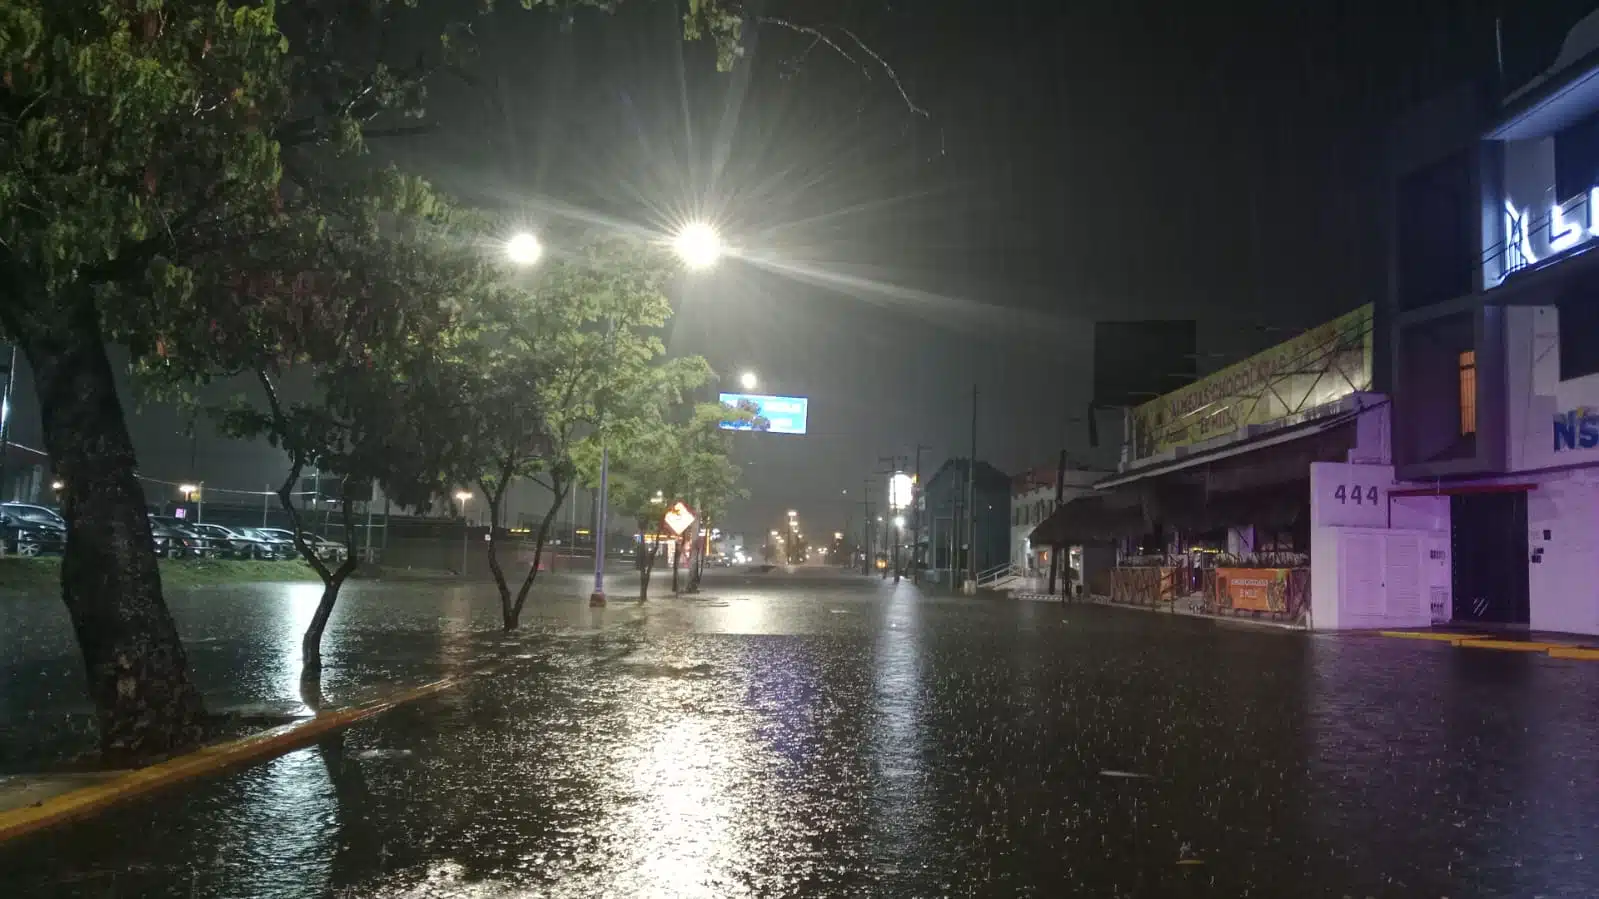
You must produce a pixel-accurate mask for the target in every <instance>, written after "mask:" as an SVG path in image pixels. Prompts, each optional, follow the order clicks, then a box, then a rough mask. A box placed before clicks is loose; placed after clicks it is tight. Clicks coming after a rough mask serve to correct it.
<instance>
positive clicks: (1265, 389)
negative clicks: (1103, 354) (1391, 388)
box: [1133, 304, 1372, 459]
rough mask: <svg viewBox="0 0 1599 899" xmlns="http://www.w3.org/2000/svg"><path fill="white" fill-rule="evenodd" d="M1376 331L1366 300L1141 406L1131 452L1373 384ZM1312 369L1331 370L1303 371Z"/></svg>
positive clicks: (1183, 442)
mask: <svg viewBox="0 0 1599 899" xmlns="http://www.w3.org/2000/svg"><path fill="white" fill-rule="evenodd" d="M1371 329H1372V307H1371V306H1370V305H1369V304H1368V305H1365V306H1362V307H1360V308H1359V309H1356V310H1354V311H1352V312H1349V313H1346V314H1345V315H1343V316H1340V317H1339V318H1336V319H1334V320H1333V321H1330V322H1326V323H1325V324H1322V325H1320V326H1318V327H1315V328H1312V329H1311V330H1309V331H1306V332H1304V333H1303V334H1300V335H1299V336H1297V337H1294V338H1293V339H1291V340H1288V341H1286V342H1284V343H1280V344H1278V345H1277V346H1274V347H1272V348H1271V349H1269V350H1266V351H1264V352H1262V353H1257V354H1256V355H1254V356H1251V357H1249V358H1248V359H1245V360H1244V361H1242V362H1237V363H1234V364H1233V365H1229V366H1227V367H1226V368H1224V369H1222V370H1220V371H1218V372H1216V373H1215V374H1212V375H1210V376H1209V377H1206V378H1201V379H1200V380H1198V381H1195V382H1194V383H1192V384H1189V385H1188V386H1187V387H1183V388H1180V389H1178V390H1174V391H1172V392H1171V393H1168V394H1166V395H1165V396H1162V397H1160V398H1158V399H1155V400H1151V401H1150V402H1147V403H1145V404H1143V405H1141V406H1139V407H1137V408H1135V409H1134V410H1133V440H1134V446H1133V458H1135V459H1142V458H1145V457H1147V456H1151V455H1154V454H1155V453H1159V452H1162V451H1164V450H1167V449H1171V448H1172V447H1177V446H1187V445H1189V444H1193V443H1198V442H1200V441H1202V440H1208V439H1210V438H1212V437H1216V436H1219V435H1221V434H1227V433H1230V432H1233V431H1236V430H1238V429H1239V428H1242V427H1246V426H1248V425H1264V424H1268V423H1271V422H1274V421H1280V420H1282V419H1283V418H1285V417H1286V416H1288V415H1291V414H1293V413H1294V412H1296V411H1299V410H1300V409H1302V408H1304V407H1308V406H1315V405H1319V404H1322V403H1327V402H1331V401H1333V400H1335V399H1337V398H1339V397H1340V396H1343V395H1347V394H1349V393H1353V392H1356V391H1360V390H1369V389H1370V388H1371ZM1311 370H1315V371H1323V372H1325V374H1324V375H1323V376H1322V377H1317V376H1316V374H1315V373H1314V371H1312V373H1311V374H1309V375H1305V374H1304V372H1306V371H1311ZM1312 391H1314V394H1315V395H1314V396H1311V395H1310V394H1311V392H1312ZM1288 403H1293V404H1294V406H1293V407H1292V408H1291V407H1290V406H1289V405H1288Z"/></svg>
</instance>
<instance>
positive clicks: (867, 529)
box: [861, 478, 877, 575]
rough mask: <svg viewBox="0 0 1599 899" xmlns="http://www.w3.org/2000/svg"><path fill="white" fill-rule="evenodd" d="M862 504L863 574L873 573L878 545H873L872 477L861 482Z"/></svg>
mask: <svg viewBox="0 0 1599 899" xmlns="http://www.w3.org/2000/svg"><path fill="white" fill-rule="evenodd" d="M861 485H862V488H861V505H862V506H863V507H864V508H865V514H863V515H862V516H861V574H867V575H869V574H871V573H872V560H873V559H874V558H875V557H876V555H877V552H876V547H874V546H873V545H872V479H871V478H866V479H864V480H863V481H862V482H861Z"/></svg>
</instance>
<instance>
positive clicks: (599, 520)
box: [589, 433, 611, 606]
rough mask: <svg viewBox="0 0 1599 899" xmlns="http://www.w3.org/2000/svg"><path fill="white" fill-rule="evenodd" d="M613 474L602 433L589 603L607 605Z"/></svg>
mask: <svg viewBox="0 0 1599 899" xmlns="http://www.w3.org/2000/svg"><path fill="white" fill-rule="evenodd" d="M610 474H611V451H610V449H609V448H607V447H606V445H605V436H604V434H603V433H602V434H601V435H600V490H599V495H598V496H596V497H595V498H594V503H595V505H596V506H597V507H598V508H597V509H596V510H595V512H594V592H593V593H590V594H589V605H591V606H603V605H605V523H606V522H605V519H606V514H605V511H606V506H607V505H608V504H609V502H610V496H609V487H610Z"/></svg>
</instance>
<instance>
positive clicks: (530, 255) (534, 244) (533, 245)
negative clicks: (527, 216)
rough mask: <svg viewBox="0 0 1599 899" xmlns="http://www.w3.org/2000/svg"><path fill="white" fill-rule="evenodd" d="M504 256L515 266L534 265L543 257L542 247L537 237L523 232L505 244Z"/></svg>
mask: <svg viewBox="0 0 1599 899" xmlns="http://www.w3.org/2000/svg"><path fill="white" fill-rule="evenodd" d="M505 255H506V258H508V259H510V260H511V261H512V262H513V263H515V264H517V265H522V266H528V265H536V264H537V263H538V261H539V258H540V257H542V256H543V255H544V245H543V244H541V243H539V239H538V238H537V237H534V236H533V235H532V234H529V233H528V232H526V231H523V232H521V233H518V234H515V235H513V236H512V237H511V239H510V240H508V241H506V242H505Z"/></svg>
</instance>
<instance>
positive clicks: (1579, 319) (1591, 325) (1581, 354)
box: [1555, 295, 1599, 381]
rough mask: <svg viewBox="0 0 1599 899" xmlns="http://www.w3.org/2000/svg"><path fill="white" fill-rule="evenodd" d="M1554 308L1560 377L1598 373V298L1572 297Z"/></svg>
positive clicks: (1570, 377) (1566, 377)
mask: <svg viewBox="0 0 1599 899" xmlns="http://www.w3.org/2000/svg"><path fill="white" fill-rule="evenodd" d="M1555 308H1557V309H1558V310H1559V311H1560V380H1562V381H1570V380H1571V379H1573V378H1583V377H1587V376H1588V375H1592V374H1599V339H1595V337H1596V336H1599V300H1596V299H1594V298H1593V297H1592V296H1582V295H1579V296H1573V297H1571V298H1569V299H1564V300H1562V301H1561V302H1559V303H1557V304H1556V307H1555Z"/></svg>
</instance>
